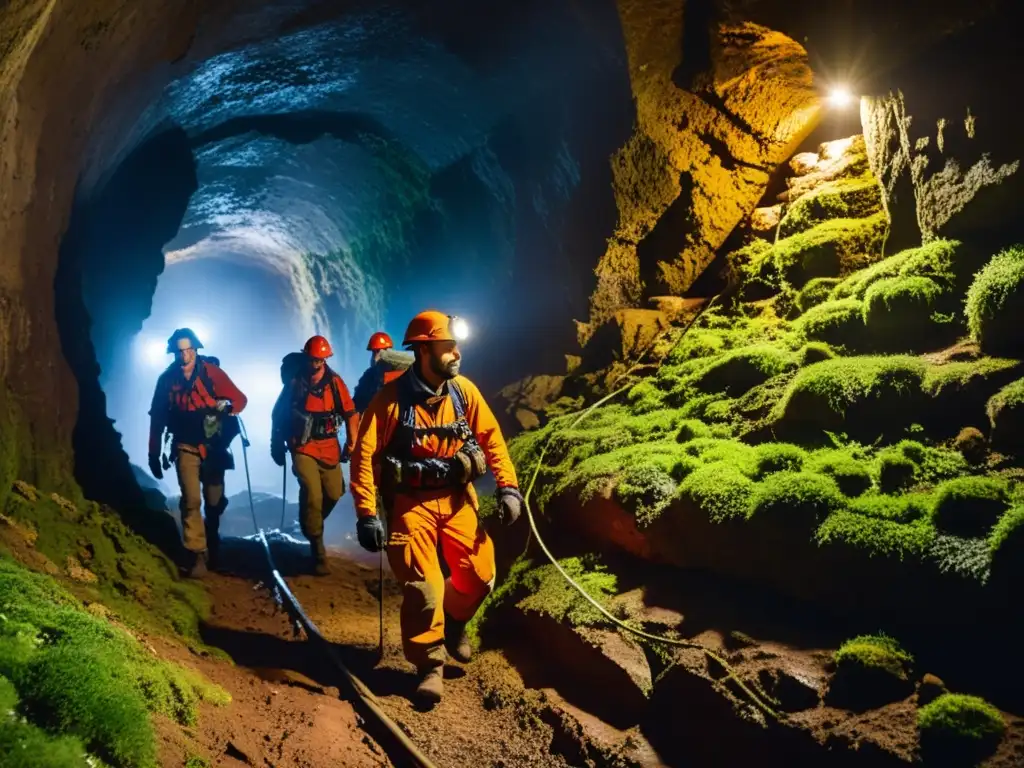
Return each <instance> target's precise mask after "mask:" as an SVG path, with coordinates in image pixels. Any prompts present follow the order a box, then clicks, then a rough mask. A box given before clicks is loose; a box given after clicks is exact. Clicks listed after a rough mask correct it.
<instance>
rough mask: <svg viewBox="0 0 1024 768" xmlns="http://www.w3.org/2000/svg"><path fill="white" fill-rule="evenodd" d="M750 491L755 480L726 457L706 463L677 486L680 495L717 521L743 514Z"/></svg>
mask: <svg viewBox="0 0 1024 768" xmlns="http://www.w3.org/2000/svg"><path fill="white" fill-rule="evenodd" d="M753 491H754V482H753V481H752V480H751V479H750V478H749V477H747V476H746V475H745V474H743V473H742V472H741V471H740V470H739V469H738V468H737V467H736V465H734V464H732V463H731V462H728V461H716V462H712V463H709V464H706V465H705V466H703V467H701V468H700V469H697V470H695V471H694V472H693V473H692V474H691V475H690V476H689V477H687V478H686V479H685V480H684V481H683V483H682V484H681V485H680V486H679V495H680V497H681V498H683V499H685V500H688V501H690V502H691V503H692V504H694V505H696V506H697V507H698V508H699V509H700V510H702V511H703V512H704V513H705V514H706V515H707V516H708V518H710V519H711V521H712V522H716V523H721V522H724V521H726V520H738V519H743V518H745V517H746V515H747V510H748V508H749V504H750V497H751V494H752V493H753Z"/></svg>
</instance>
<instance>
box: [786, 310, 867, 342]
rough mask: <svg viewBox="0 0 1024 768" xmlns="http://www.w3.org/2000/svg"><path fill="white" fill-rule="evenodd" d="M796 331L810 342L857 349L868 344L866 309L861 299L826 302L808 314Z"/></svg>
mask: <svg viewBox="0 0 1024 768" xmlns="http://www.w3.org/2000/svg"><path fill="white" fill-rule="evenodd" d="M796 328H797V329H798V330H799V331H800V332H801V333H803V335H804V336H805V337H807V338H808V339H812V340H816V341H822V342H826V343H828V344H831V345H833V346H837V347H848V348H850V349H856V348H857V347H858V346H859V345H861V346H862V345H863V344H864V343H865V329H864V306H863V304H862V302H861V301H859V300H858V299H841V300H839V301H826V302H825V303H824V304H819V305H818V306H816V307H813V308H812V309H810V310H808V311H807V312H806V313H805V314H804V315H803V316H802V317H801V318H800V319H799V320H797V322H796Z"/></svg>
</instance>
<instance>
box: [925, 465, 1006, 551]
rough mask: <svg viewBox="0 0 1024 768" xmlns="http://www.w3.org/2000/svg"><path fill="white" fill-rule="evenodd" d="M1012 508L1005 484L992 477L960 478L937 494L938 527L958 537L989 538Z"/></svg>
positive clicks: (940, 487) (949, 482)
mask: <svg viewBox="0 0 1024 768" xmlns="http://www.w3.org/2000/svg"><path fill="white" fill-rule="evenodd" d="M1008 506H1009V496H1008V493H1007V487H1006V482H1005V481H1003V480H1000V479H996V478H991V477H958V478H956V479H954V480H948V481H946V482H945V483H943V484H942V485H940V486H939V487H938V488H937V489H936V492H935V506H934V507H933V509H932V518H933V520H934V521H935V526H936V527H937V528H938V529H939V530H940V531H944V532H946V533H950V534H953V535H956V536H967V537H976V536H987V535H988V534H989V532H990V531H991V530H992V529H993V527H994V526H995V525H996V523H997V522H999V518H1001V517H1002V515H1003V513H1004V512H1005V511H1006V509H1007V507H1008Z"/></svg>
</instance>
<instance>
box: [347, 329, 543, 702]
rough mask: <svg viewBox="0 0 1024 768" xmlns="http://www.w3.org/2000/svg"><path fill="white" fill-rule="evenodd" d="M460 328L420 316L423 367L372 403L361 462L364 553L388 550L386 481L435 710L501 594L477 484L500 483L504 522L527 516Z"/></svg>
mask: <svg viewBox="0 0 1024 768" xmlns="http://www.w3.org/2000/svg"><path fill="white" fill-rule="evenodd" d="M458 324H459V321H458V320H457V319H456V318H453V317H451V316H449V315H445V314H443V313H441V312H435V311H427V312H422V313H420V314H419V315H417V316H416V317H414V318H413V320H412V322H410V323H409V328H408V330H407V331H406V333H405V340H404V342H403V344H404V345H405V346H407V347H412V349H413V352H414V355H415V362H414V363H413V366H412V368H410V369H409V370H408V371H407V372H406V373H405V374H404V375H403V376H401V377H400V378H398V379H396V380H395V381H392V382H390V383H388V384H386V385H385V386H384V388H383V389H381V391H380V392H378V393H377V395H376V396H375V397H374V398H373V400H372V401H371V402H370V405H369V407H368V408H367V410H366V412H365V414H364V415H363V418H362V420H361V422H360V429H359V437H358V439H357V440H356V446H355V450H354V451H353V453H352V496H353V499H354V501H355V507H356V515H357V518H358V519H357V523H356V532H357V534H358V538H359V543H360V545H362V547H363V548H364V549H366V550H368V551H370V552H379V551H380V550H381V549H382V548H384V547H385V532H384V526H383V524H382V523H381V521H380V520H379V519H378V517H377V503H376V500H377V483H378V478H379V484H380V491H381V497H382V499H383V507H384V509H385V510H386V512H387V515H388V528H389V535H388V537H387V541H386V547H387V555H388V561H389V562H390V563H391V570H392V571H393V572H394V574H395V576H396V578H397V579H398V580H399V581H400V582H401V583H402V588H403V600H402V611H401V627H402V645H403V650H404V651H405V656H406V658H407V659H408V660H409V661H410V662H412V663H413V664H414V665H415V666H416V669H417V672H418V675H419V685H418V687H417V689H416V694H417V698H418V699H419V700H420V701H421V702H422V703H423V704H427V705H433V704H436V703H437V702H439V701H440V700H441V696H442V693H443V682H442V679H443V667H444V663H445V661H446V660H447V657H448V655H449V654H450V655H451V656H452V657H453V658H455V659H456V660H458V661H462V662H466V661H469V658H470V656H471V653H472V650H471V648H470V645H469V641H468V639H467V637H466V634H465V626H466V622H467V621H469V619H471V618H472V617H473V614H474V613H476V610H477V608H478V607H479V606H480V603H481V602H482V601H483V599H484V598H485V597H486V596H487V595H488V593H490V591H491V590H492V589H493V588H494V578H495V562H494V544H493V542H492V541H491V539H490V537H489V536H488V535H487V532H486V531H484V529H483V527H482V526H481V525H480V523H479V519H478V517H477V512H478V510H479V501H478V499H477V495H476V489H475V488H474V487H473V480H475V479H476V478H478V477H480V476H481V475H483V474H484V472H486V471H487V469H488V468H490V470H491V472H493V473H494V476H495V479H496V480H497V486H498V488H497V491H496V495H497V500H498V510H497V516H498V519H499V520H500V521H501V522H503V523H505V524H509V525H511V524H512V523H514V522H515V521H516V519H517V518H518V517H519V515H520V513H521V511H522V507H523V497H522V495H521V494H520V492H519V489H518V482H517V480H516V473H515V469H514V468H513V466H512V460H511V459H510V458H509V455H508V449H507V448H506V446H505V440H504V438H503V437H502V434H501V429H500V428H499V427H498V422H497V420H496V419H495V418H494V414H493V413H492V412H491V409H490V408H489V407H488V406H487V403H486V402H485V401H484V399H483V396H482V395H481V394H480V390H478V389H477V387H476V385H474V384H473V383H472V382H471V381H469V380H468V379H466V378H465V377H463V376H460V375H459V362H460V360H461V354H460V353H459V348H458V342H457V340H456V338H455V335H454V334H453V326H455V327H458ZM439 542H440V545H441V550H442V553H443V555H444V559H445V562H446V563H447V565H448V567H449V570H450V572H451V576H449V577H448V578H447V579H445V577H444V574H443V573H442V571H441V564H440V562H439V561H438V555H437V546H438V543H439ZM446 650H447V653H446Z"/></svg>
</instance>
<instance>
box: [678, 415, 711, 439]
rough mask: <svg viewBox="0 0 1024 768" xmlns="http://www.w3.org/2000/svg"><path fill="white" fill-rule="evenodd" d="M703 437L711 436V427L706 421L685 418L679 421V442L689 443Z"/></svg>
mask: <svg viewBox="0 0 1024 768" xmlns="http://www.w3.org/2000/svg"><path fill="white" fill-rule="evenodd" d="M701 437H711V429H710V428H709V427H708V425H707V424H705V423H704V422H702V421H699V420H697V419H684V420H683V421H681V422H680V423H679V431H678V432H676V440H677V441H678V442H680V443H687V442H689V441H690V440H696V439H697V438H701Z"/></svg>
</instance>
